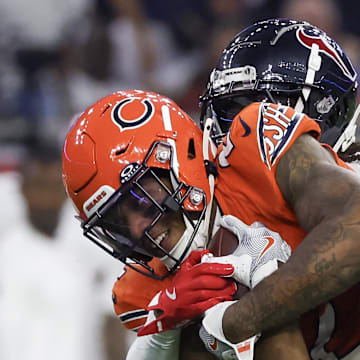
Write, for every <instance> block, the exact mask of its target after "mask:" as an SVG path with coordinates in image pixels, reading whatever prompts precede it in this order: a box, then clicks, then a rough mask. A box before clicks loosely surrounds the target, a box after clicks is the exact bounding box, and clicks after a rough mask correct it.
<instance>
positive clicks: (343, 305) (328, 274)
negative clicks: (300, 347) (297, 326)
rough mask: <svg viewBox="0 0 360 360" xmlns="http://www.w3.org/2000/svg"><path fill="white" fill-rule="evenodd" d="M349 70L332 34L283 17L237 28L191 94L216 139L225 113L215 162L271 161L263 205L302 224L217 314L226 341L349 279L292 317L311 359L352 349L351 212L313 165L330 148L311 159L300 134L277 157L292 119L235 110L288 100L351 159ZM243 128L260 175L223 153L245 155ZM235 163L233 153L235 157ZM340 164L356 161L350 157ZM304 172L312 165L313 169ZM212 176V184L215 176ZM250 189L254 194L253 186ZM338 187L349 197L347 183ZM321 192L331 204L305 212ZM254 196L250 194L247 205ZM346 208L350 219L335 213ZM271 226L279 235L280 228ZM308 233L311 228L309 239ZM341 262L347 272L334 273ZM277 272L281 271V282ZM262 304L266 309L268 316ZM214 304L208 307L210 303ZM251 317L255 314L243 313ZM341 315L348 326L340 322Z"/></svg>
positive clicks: (355, 247)
mask: <svg viewBox="0 0 360 360" xmlns="http://www.w3.org/2000/svg"><path fill="white" fill-rule="evenodd" d="M356 76H357V75H356V73H355V71H354V69H353V66H352V64H351V62H350V60H349V59H348V58H347V56H346V54H345V53H344V52H343V50H342V49H341V47H340V46H339V45H338V44H337V43H336V42H335V41H334V40H333V39H331V38H330V37H329V36H328V35H326V34H325V33H324V32H323V31H321V30H320V29H318V28H315V27H313V26H311V25H310V24H307V23H304V22H297V21H289V20H285V19H274V20H267V21H262V22H258V23H255V24H253V25H252V26H250V27H248V28H247V29H245V30H244V31H242V32H240V33H239V34H237V35H236V36H235V37H234V38H233V39H232V40H231V42H230V43H229V44H228V46H227V47H226V49H225V50H224V52H223V54H222V56H221V58H220V60H219V62H218V65H217V67H216V69H214V70H213V72H212V74H211V76H210V81H209V83H208V87H207V91H206V93H205V95H204V96H203V97H202V98H201V102H202V104H203V118H202V124H203V127H204V130H205V133H206V132H211V134H210V135H211V136H212V138H213V139H214V141H215V142H217V143H220V142H222V139H223V136H224V135H226V133H227V130H228V129H229V128H230V125H231V124H232V122H233V121H234V122H235V124H234V125H233V127H232V128H231V129H230V132H229V133H228V134H227V137H226V140H225V143H224V145H223V146H222V148H221V149H220V153H219V157H218V158H219V162H218V164H219V165H220V167H223V168H224V169H225V168H226V167H228V168H229V171H228V173H230V172H231V170H230V169H233V171H234V169H235V168H237V171H238V172H239V173H240V172H241V173H242V174H246V176H250V175H251V176H253V178H254V180H253V181H254V182H255V181H256V180H255V179H256V178H258V177H259V176H262V177H264V176H265V177H266V176H267V175H266V173H268V172H271V171H272V169H273V168H274V166H275V167H276V168H277V169H276V174H275V180H276V183H277V185H278V187H277V189H276V192H277V191H278V190H280V192H278V196H279V198H278V201H276V200H275V198H274V202H271V203H269V206H271V207H272V206H274V204H277V205H276V206H279V205H280V203H281V201H280V199H282V200H283V199H284V200H285V203H284V205H285V206H286V207H288V208H290V209H291V211H292V212H293V213H294V214H295V217H296V221H297V222H298V223H299V224H300V225H301V227H302V228H303V229H304V230H305V231H306V232H307V233H308V234H307V236H305V237H304V239H303V241H302V245H301V247H300V248H299V250H298V251H295V252H294V254H293V257H292V259H291V261H290V262H289V263H288V264H287V265H286V266H284V268H283V269H281V271H279V272H278V273H277V274H276V275H274V276H273V277H270V278H268V279H266V280H265V282H264V283H263V284H262V285H261V286H259V288H257V289H256V290H255V291H254V292H253V293H252V294H251V295H249V296H246V297H244V298H243V299H242V300H241V301H239V303H238V304H237V305H234V306H233V307H231V308H230V309H229V311H228V312H227V313H226V316H225V317H224V322H223V324H224V330H225V331H226V330H227V331H228V332H225V333H226V334H227V335H228V336H229V338H230V339H232V340H239V339H240V340H241V339H242V338H245V337H246V336H247V335H250V334H251V333H252V332H254V333H255V332H257V331H264V330H266V329H269V328H274V327H276V325H277V324H280V323H285V322H286V321H288V320H290V319H291V318H294V317H295V315H296V314H300V313H301V309H303V310H308V309H312V308H314V306H315V305H318V304H319V303H321V302H322V300H329V299H330V298H331V297H332V295H338V294H340V293H342V292H343V290H345V289H347V288H349V289H348V290H347V291H346V292H344V293H342V294H341V295H338V296H336V297H334V298H332V299H331V300H330V301H329V302H328V303H324V304H323V305H321V306H319V307H316V308H315V309H314V310H312V311H310V312H308V313H306V314H305V315H304V316H302V319H301V325H302V329H303V334H304V337H305V339H306V342H307V345H308V347H309V349H311V358H312V359H330V358H331V359H335V358H339V359H340V358H344V357H346V356H349V357H351V356H356V355H355V354H358V355H357V356H359V351H360V350H359V344H360V338H359V336H358V334H359V333H360V322H359V314H360V307H359V306H360V291H359V289H360V285H359V284H358V283H357V282H358V279H359V262H357V261H352V260H350V259H351V258H352V256H353V255H352V254H351V251H354V253H353V254H355V253H356V254H359V244H358V243H356V241H354V237H353V236H354V234H355V233H356V231H357V229H356V228H355V227H353V225H350V224H354V223H355V222H357V219H358V217H357V213H356V206H354V208H353V209H354V212H353V214H352V215H351V213H350V212H349V213H348V212H347V210H348V208H342V210H340V209H337V211H335V212H334V209H336V207H337V206H338V205H336V204H337V202H338V201H340V202H342V201H346V198H343V200H341V198H342V196H344V195H346V194H345V193H342V191H343V190H344V189H345V188H342V187H341V186H339V185H336V184H335V183H334V180H335V175H333V178H332V179H331V178H325V177H324V178H322V176H323V174H322V169H323V168H324V169H325V168H326V169H325V174H326V172H327V171H328V169H327V168H330V167H331V161H332V160H331V157H332V156H330V158H329V160H330V162H329V160H327V159H326V158H325V157H326V156H328V154H331V152H332V151H331V149H329V148H326V147H325V146H324V147H325V149H328V150H327V151H322V152H323V153H324V158H321V157H319V154H320V153H321V152H319V151H318V150H317V149H316V148H313V146H312V144H311V142H312V141H310V142H309V143H308V142H307V140H305V138H306V137H305V136H301V137H299V139H298V140H297V141H296V142H295V144H294V146H292V147H291V149H290V150H289V151H287V154H285V155H283V156H282V155H281V154H282V153H283V151H284V150H285V148H286V147H287V144H288V142H289V141H291V137H292V134H293V133H294V131H293V127H296V126H298V122H297V121H296V120H293V119H291V120H290V121H287V120H285V117H282V116H280V117H278V116H277V115H276V114H275V113H274V112H273V111H272V110H271V111H270V113H268V115H265V114H266V113H267V112H268V110H265V108H263V109H264V110H263V111H265V112H261V111H259V112H255V113H254V115H255V118H254V119H252V120H250V121H249V120H248V119H249V118H248V117H246V116H245V114H246V113H247V111H248V109H245V110H244V112H243V113H240V114H239V115H238V113H239V112H240V111H241V110H242V109H244V108H245V107H246V106H247V105H248V104H251V103H253V102H256V101H259V102H262V103H274V104H282V105H285V106H292V107H293V108H295V110H297V111H299V112H303V113H306V114H307V115H309V116H310V117H311V118H313V119H315V120H316V121H317V123H318V124H319V125H320V128H321V138H320V141H321V142H324V143H327V144H329V145H331V146H332V147H333V149H334V150H335V151H337V152H338V153H339V156H340V157H342V158H343V159H344V160H346V161H348V162H350V161H354V160H356V159H358V157H357V155H356V152H357V151H358V149H359V145H357V144H353V145H352V146H350V145H351V144H352V143H353V142H354V141H355V130H356V121H357V118H358V114H359V107H358V108H357V110H356V111H355V108H356V95H357V82H356ZM252 106H253V105H252ZM260 106H265V107H267V106H268V105H260ZM283 109H285V107H283ZM234 117H235V118H234ZM250 132H253V133H254V132H255V134H256V136H257V141H254V143H257V146H258V148H257V153H256V151H253V152H251V153H250V154H252V156H253V157H256V156H257V157H260V158H261V160H262V161H263V163H264V164H265V165H266V166H267V167H268V169H269V171H266V170H265V169H263V174H262V175H260V173H256V172H255V171H250V170H249V168H247V169H246V170H245V168H243V166H244V165H243V164H241V165H238V164H237V160H236V155H234V154H232V153H236V154H239V151H243V154H246V156H245V155H244V156H243V157H246V158H247V159H248V158H252V157H251V155H248V151H249V149H248V148H247V146H246V142H247V141H248V138H250V137H251V134H250ZM253 150H255V149H253ZM296 151H298V152H299V153H298V154H297V153H296ZM312 151H314V153H313V154H312ZM280 157H282V159H281V160H279V158H280ZM231 159H232V160H231ZM240 162H243V160H242V158H241V160H240ZM277 164H278V166H277ZM338 164H339V162H338ZM349 165H350V166H352V167H353V168H354V169H355V170H356V169H357V167H356V164H355V163H354V162H352V163H350V164H349ZM248 166H249V167H250V166H251V164H250V163H249V164H248ZM253 166H254V165H253ZM224 173H225V170H224ZM256 174H257V175H258V176H255V175H256ZM313 174H316V176H315V178H313V177H312V176H313ZM319 176H320V177H321V180H319V179H320V178H319ZM313 180H314V181H315V182H313ZM218 183H219V184H220V183H221V181H220V177H219V179H218ZM249 183H251V182H250V181H249ZM328 186H329V187H328ZM252 189H253V190H254V191H257V192H258V193H259V192H260V193H262V191H260V189H257V188H256V187H255V186H253V187H252ZM348 190H350V192H349V193H348V194H347V196H348V197H349V199H350V198H351V197H352V195H351V194H352V190H351V188H348ZM269 192H270V190H269ZM276 192H274V191H273V194H274V195H275V193H276ZM318 192H319V193H318ZM301 195H302V196H303V197H301ZM324 197H330V198H331V197H332V201H333V206H329V208H327V209H326V208H323V209H322V210H321V211H319V212H317V211H316V212H313V210H314V208H313V204H315V205H318V206H322V201H323V200H324ZM265 199H266V198H265ZM267 200H268V199H266V201H267ZM325 203H327V201H324V204H325ZM259 204H260V202H256V205H257V206H258V205H259ZM307 206H309V208H307ZM315 208H316V207H315ZM270 212H271V211H270ZM275 212H277V211H275ZM336 212H337V214H336ZM347 216H349V218H348V219H350V218H351V217H352V219H353V220H352V221H351V222H348V220H346V221H345V222H343V220H344V219H345V218H347ZM332 219H335V220H334V221H333V220H332ZM266 224H268V225H269V222H267V223H266ZM326 224H328V226H326ZM269 226H270V225H269ZM272 229H274V227H272ZM275 229H276V228H275ZM314 231H315V232H314ZM353 231H355V233H353V234H352V232H353ZM280 234H281V235H282V236H283V237H284V236H285V234H284V233H283V232H280ZM315 234H319V235H318V237H317V238H316V239H315V237H314V235H315ZM322 234H324V235H325V236H324V235H322ZM326 234H327V235H326ZM285 238H286V239H287V240H288V241H290V240H289V238H288V237H285ZM295 248H296V246H293V249H295ZM345 248H347V249H348V250H350V249H351V250H350V251H349V253H347V251H346V252H344V249H345ZM300 249H301V250H300ZM357 256H358V255H357ZM353 260H354V259H353ZM341 266H343V267H346V268H347V269H348V270H349V271H346V273H344V272H343V273H342V272H340V271H339V272H337V269H340V268H341ZM288 271H289V273H288ZM280 279H282V280H280ZM285 279H288V282H289V287H288V288H286V285H285V284H286V282H285V281H284V280H285ZM283 281H284V282H283ZM290 283H291V286H290ZM284 285H285V286H284ZM352 285H353V286H352ZM351 286H352V287H351ZM277 291H279V292H277ZM295 299H296V300H295ZM292 300H294V302H293V303H291V301H292ZM280 308H281V310H280ZM240 309H241V310H240ZM255 309H256V311H255ZM266 309H267V310H266ZM269 309H272V310H271V311H272V314H271V315H270V313H269ZM238 310H239V312H237V311H238ZM278 310H279V312H277V311H278ZM216 311H217V314H218V313H219V308H217V309H216ZM259 311H260V312H259ZM235 314H236V315H235ZM240 319H241V321H240ZM245 319H246V320H245ZM254 319H257V320H255V321H254V322H253V320H254ZM217 320H220V319H219V318H218V319H217ZM237 321H238V322H237ZM236 322H237V323H236ZM350 322H351V324H352V327H351V329H350V328H349V327H348V326H347V325H345V324H348V323H350ZM220 323H221V321H220ZM256 323H258V324H256ZM236 332H238V337H237V336H236V335H235V334H236Z"/></svg>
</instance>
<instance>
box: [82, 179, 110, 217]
mask: <svg viewBox="0 0 360 360" xmlns="http://www.w3.org/2000/svg"><path fill="white" fill-rule="evenodd" d="M114 192H115V189H113V188H112V187H111V186H109V185H103V186H101V187H100V188H99V189H97V190H96V191H95V193H94V194H92V195H91V196H90V197H89V199H87V200H86V201H85V202H84V205H83V208H84V213H85V214H86V216H90V215H91V214H93V213H94V212H95V211H96V210H97V209H99V208H100V206H101V205H103V204H104V203H105V202H106V201H107V200H109V198H110V196H111V195H112V194H113V193H114Z"/></svg>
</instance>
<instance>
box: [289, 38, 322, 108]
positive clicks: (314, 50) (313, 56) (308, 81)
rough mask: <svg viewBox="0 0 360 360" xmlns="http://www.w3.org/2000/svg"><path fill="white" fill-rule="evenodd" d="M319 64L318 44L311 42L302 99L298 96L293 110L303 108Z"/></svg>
mask: <svg viewBox="0 0 360 360" xmlns="http://www.w3.org/2000/svg"><path fill="white" fill-rule="evenodd" d="M320 66H321V56H320V55H319V45H318V44H315V43H313V44H312V46H311V51H310V55H309V61H308V71H307V73H306V78H305V84H304V85H305V86H304V87H303V89H302V95H303V98H304V99H302V97H301V96H299V98H298V100H297V102H296V105H295V111H297V112H302V111H303V110H304V106H305V103H306V101H307V100H308V98H309V96H310V92H311V85H313V84H314V80H315V74H316V72H317V71H319V70H320ZM306 85H308V86H306ZM304 101H305V102H304Z"/></svg>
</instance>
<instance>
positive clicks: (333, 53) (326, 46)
mask: <svg viewBox="0 0 360 360" xmlns="http://www.w3.org/2000/svg"><path fill="white" fill-rule="evenodd" d="M296 36H297V38H298V39H299V42H300V43H301V44H302V45H304V46H305V47H307V48H308V49H311V46H312V44H313V43H315V44H317V45H319V51H320V52H321V53H324V54H326V55H327V56H329V57H331V58H332V59H333V60H334V61H335V62H336V63H337V64H338V66H339V67H340V69H341V70H342V72H343V73H344V75H346V76H347V77H349V78H350V79H351V80H355V77H356V74H355V71H354V69H351V70H352V72H350V71H349V69H348V67H347V66H346V65H345V64H344V61H343V60H342V57H341V56H340V55H339V52H341V53H342V50H341V49H338V48H339V47H338V46H333V44H332V41H331V39H327V37H326V36H324V33H323V32H320V31H319V32H318V33H317V32H315V31H313V30H312V31H311V35H310V34H309V31H306V28H304V27H301V28H299V29H298V30H297V32H296ZM334 45H337V44H334Z"/></svg>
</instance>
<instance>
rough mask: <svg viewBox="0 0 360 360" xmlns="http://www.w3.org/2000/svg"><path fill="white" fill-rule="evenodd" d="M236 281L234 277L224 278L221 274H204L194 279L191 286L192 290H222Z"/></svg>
mask: <svg viewBox="0 0 360 360" xmlns="http://www.w3.org/2000/svg"><path fill="white" fill-rule="evenodd" d="M233 283H234V280H233V279H232V278H223V277H219V276H211V275H202V276H200V277H197V278H195V279H193V280H192V282H191V286H189V288H190V289H191V290H192V291H196V290H198V289H204V290H222V289H224V288H226V287H227V286H229V285H231V284H233Z"/></svg>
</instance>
